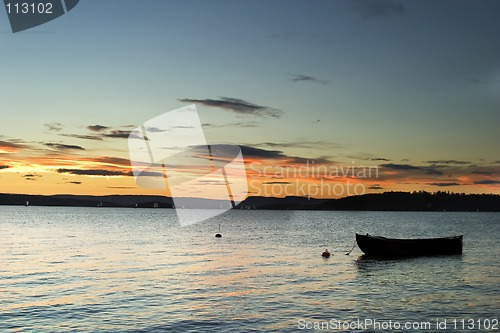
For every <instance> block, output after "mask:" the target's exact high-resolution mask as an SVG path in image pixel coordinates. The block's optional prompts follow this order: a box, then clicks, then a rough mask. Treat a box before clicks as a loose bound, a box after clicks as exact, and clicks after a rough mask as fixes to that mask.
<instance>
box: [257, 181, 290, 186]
mask: <svg viewBox="0 0 500 333" xmlns="http://www.w3.org/2000/svg"><path fill="white" fill-rule="evenodd" d="M289 184H291V182H264V183H262V185H289Z"/></svg>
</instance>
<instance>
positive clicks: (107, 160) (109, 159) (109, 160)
mask: <svg viewBox="0 0 500 333" xmlns="http://www.w3.org/2000/svg"><path fill="white" fill-rule="evenodd" d="M94 161H95V162H99V163H104V164H113V165H118V166H130V160H129V159H128V158H122V157H113V156H99V157H97V158H95V159H94Z"/></svg>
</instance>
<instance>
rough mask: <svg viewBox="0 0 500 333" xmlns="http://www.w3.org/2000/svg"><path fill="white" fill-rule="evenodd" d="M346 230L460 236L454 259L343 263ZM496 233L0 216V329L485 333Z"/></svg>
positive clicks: (364, 217) (350, 218)
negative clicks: (410, 326) (410, 328)
mask: <svg viewBox="0 0 500 333" xmlns="http://www.w3.org/2000/svg"><path fill="white" fill-rule="evenodd" d="M219 223H221V228H222V229H221V233H222V235H223V237H222V238H220V239H217V238H215V237H214V235H215V233H216V232H217V231H218V225H219ZM355 232H361V233H367V232H368V233H370V234H375V235H384V236H389V237H392V236H394V237H437V236H448V235H458V234H463V235H464V248H463V251H464V253H463V254H462V255H460V256H441V257H429V258H412V259H406V260H368V259H366V258H363V257H362V253H361V251H360V250H359V249H358V248H356V249H354V250H353V252H352V253H351V254H350V255H349V256H347V255H345V252H347V251H349V250H350V249H351V248H352V246H353V243H354V233H355ZM499 234H500V214H496V213H448V212H446V213H444V212H441V213H424V212H419V213H413V212H325V211H239V210H236V211H230V212H227V213H226V214H224V215H222V216H219V217H218V218H214V219H212V220H209V221H206V222H203V223H200V224H196V225H191V226H187V227H184V228H181V227H180V225H179V224H178V223H177V220H176V216H175V212H174V211H173V210H167V209H114V208H54V207H12V206H3V207H2V206H0V235H1V240H0V331H1V332H70V331H71V332H109V331H113V332H249V331H261V332H262V331H263V332H297V331H303V330H302V329H304V330H305V329H307V328H312V329H311V331H313V330H314V328H316V329H317V330H316V331H320V330H319V329H320V328H323V329H324V330H323V331H329V332H331V331H339V332H340V331H358V332H362V331H374V330H375V331H377V329H376V327H369V326H368V327H363V326H361V327H359V326H356V327H355V326H350V327H346V326H344V327H343V328H342V327H341V326H339V327H337V328H338V329H337V328H335V327H336V326H335V324H336V323H338V322H335V320H337V321H343V322H347V323H348V324H350V325H354V324H355V323H356V321H357V320H358V319H359V320H360V321H361V322H362V323H365V320H370V319H372V320H376V321H378V323H379V324H384V325H389V321H392V322H393V324H394V323H395V322H398V323H400V324H401V325H403V323H406V322H412V323H413V322H419V323H420V322H424V323H425V322H430V323H432V325H433V326H432V328H431V329H427V330H420V331H435V330H436V327H435V325H436V320H444V319H446V320H447V322H446V325H447V329H448V330H453V331H457V332H458V331H461V330H462V324H463V323H462V320H466V321H465V322H464V324H465V326H466V327H465V329H463V331H468V332H470V330H469V329H467V324H468V322H467V320H469V319H473V320H474V325H475V327H474V328H478V327H479V326H478V325H480V324H482V325H483V324H487V323H488V322H487V321H485V320H489V321H491V322H490V324H489V325H490V331H492V332H494V331H499V330H500V326H499V324H497V325H496V330H495V329H494V328H495V325H494V320H495V319H496V320H498V319H499V314H500V296H499V295H500V247H499V245H498V236H499ZM325 247H328V249H329V250H330V252H332V254H333V255H332V257H330V258H328V259H324V258H322V257H321V253H322V251H323V250H324V248H325ZM454 320H455V323H458V326H456V327H453V326H452V325H453V323H454ZM325 323H326V324H327V325H330V326H325V325H326V324H325ZM368 323H369V322H368ZM315 325H316V326H315ZM318 325H323V326H322V327H319V326H318ZM344 325H347V324H345V323H344ZM415 325H416V324H415ZM441 325H442V324H441ZM469 325H470V323H469ZM385 328H386V329H385V331H398V330H397V329H394V327H392V328H390V327H387V326H386V327H385ZM482 328H483V327H482ZM381 330H382V329H381ZM415 330H416V329H415ZM399 331H403V329H400V330H399ZM406 331H407V330H406ZM481 331H485V329H484V328H483V329H482V330H481ZM486 331H487V330H486Z"/></svg>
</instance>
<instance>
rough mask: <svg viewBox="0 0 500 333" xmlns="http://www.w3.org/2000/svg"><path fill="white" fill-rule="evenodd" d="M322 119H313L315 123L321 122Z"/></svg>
mask: <svg viewBox="0 0 500 333" xmlns="http://www.w3.org/2000/svg"><path fill="white" fill-rule="evenodd" d="M320 121H321V119H316V120H315V121H313V122H312V123H313V124H317V123H319V122H320Z"/></svg>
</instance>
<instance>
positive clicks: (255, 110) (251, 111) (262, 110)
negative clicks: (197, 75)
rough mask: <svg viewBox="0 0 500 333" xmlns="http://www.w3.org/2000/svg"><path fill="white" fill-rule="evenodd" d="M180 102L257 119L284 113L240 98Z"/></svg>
mask: <svg viewBox="0 0 500 333" xmlns="http://www.w3.org/2000/svg"><path fill="white" fill-rule="evenodd" d="M179 102H183V103H197V104H201V105H205V106H208V107H214V108H219V109H223V110H226V111H230V112H233V113H236V114H237V115H252V116H257V117H273V118H279V117H281V115H282V113H283V111H281V110H278V109H274V108H271V107H268V106H262V105H257V104H253V103H250V102H247V101H245V100H242V99H238V98H231V97H219V99H193V98H181V99H179Z"/></svg>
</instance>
